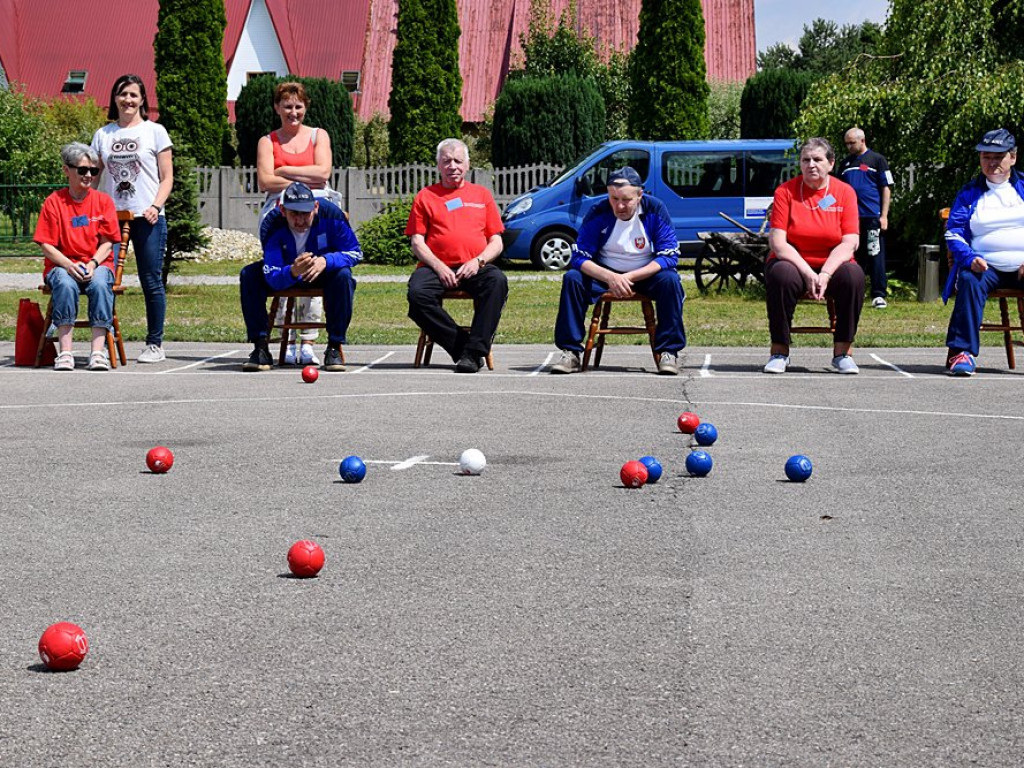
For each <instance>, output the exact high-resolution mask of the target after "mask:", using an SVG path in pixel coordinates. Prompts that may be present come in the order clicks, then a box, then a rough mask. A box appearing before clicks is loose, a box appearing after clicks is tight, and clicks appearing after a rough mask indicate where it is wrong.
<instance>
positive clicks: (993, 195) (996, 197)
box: [971, 181, 1024, 272]
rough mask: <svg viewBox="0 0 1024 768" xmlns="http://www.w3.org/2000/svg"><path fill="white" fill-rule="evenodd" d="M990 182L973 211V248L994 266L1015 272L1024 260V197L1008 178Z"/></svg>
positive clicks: (993, 267) (1001, 269)
mask: <svg viewBox="0 0 1024 768" xmlns="http://www.w3.org/2000/svg"><path fill="white" fill-rule="evenodd" d="M985 183H986V184H988V192H986V193H985V194H983V195H982V196H981V198H979V200H978V206H977V208H975V209H974V213H973V214H972V215H971V248H973V249H974V250H975V251H977V252H978V253H979V254H981V256H982V258H983V259H985V261H986V262H988V265H989V266H990V267H992V269H998V270H999V271H1000V272H1013V271H1015V270H1017V269H1019V268H1020V266H1021V265H1022V264H1024V200H1021V199H1020V195H1018V194H1017V191H1016V190H1015V189H1014V188H1013V185H1012V184H1011V183H1010V182H1008V181H1006V182H1003V183H1002V184H992V183H991V182H988V181H986V182H985Z"/></svg>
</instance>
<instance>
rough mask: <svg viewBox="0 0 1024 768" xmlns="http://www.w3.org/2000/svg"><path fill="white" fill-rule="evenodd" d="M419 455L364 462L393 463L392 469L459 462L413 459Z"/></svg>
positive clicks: (450, 464) (455, 463) (365, 462)
mask: <svg viewBox="0 0 1024 768" xmlns="http://www.w3.org/2000/svg"><path fill="white" fill-rule="evenodd" d="M418 458H419V456H413V457H412V459H406V460H405V461H388V460H387V459H364V460H363V463H364V464H394V465H395V466H393V467H391V468H392V469H408V468H409V467H412V466H427V467H457V466H459V462H457V461H415V462H414V461H413V459H418ZM332 463H333V462H332Z"/></svg>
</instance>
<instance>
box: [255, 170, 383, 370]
mask: <svg viewBox="0 0 1024 768" xmlns="http://www.w3.org/2000/svg"><path fill="white" fill-rule="evenodd" d="M281 211H282V213H281V214H279V215H277V216H275V215H273V214H271V215H270V216H268V217H267V218H266V220H265V221H264V222H263V224H262V226H261V227H260V242H261V243H262V244H263V261H258V262H255V263H253V264H249V265H248V266H246V267H244V268H243V269H242V272H241V274H240V275H239V282H240V288H241V295H242V317H243V318H244V319H245V331H246V334H247V335H248V337H249V341H251V342H252V343H253V345H254V347H253V351H252V354H250V355H249V359H248V360H247V361H246V362H245V363H244V364H243V365H242V370H243V371H269V370H270V369H271V368H272V367H273V365H274V358H273V356H272V355H271V354H270V349H269V347H268V345H267V296H268V294H269V292H270V291H283V290H286V289H288V288H293V287H296V286H312V287H316V288H321V289H323V292H324V314H325V315H326V316H327V317H326V323H327V351H326V353H325V354H324V362H323V365H322V366H321V367H322V368H323V369H324V370H325V371H344V370H345V364H344V362H342V356H341V345H342V344H344V343H345V334H346V333H347V332H348V326H349V323H350V322H351V321H352V302H353V299H354V297H355V290H356V281H355V279H354V278H353V277H352V267H354V266H355V265H356V264H358V263H359V262H360V260H362V258H363V252H362V249H361V248H360V247H359V241H358V240H356V236H355V233H354V232H353V231H352V227H350V226H349V224H348V220H347V219H346V218H345V213H344V211H342V210H341V209H340V208H339V207H338V206H336V205H334V204H333V203H331V202H329V201H327V200H317V199H316V198H315V197H314V196H313V191H312V190H311V189H310V188H309V187H308V186H306V185H305V184H303V183H302V182H298V181H296V182H294V183H292V184H290V185H289V186H288V188H287V189H285V190H284V192H283V193H281Z"/></svg>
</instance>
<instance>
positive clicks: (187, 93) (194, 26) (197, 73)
mask: <svg viewBox="0 0 1024 768" xmlns="http://www.w3.org/2000/svg"><path fill="white" fill-rule="evenodd" d="M226 24H227V17H226V16H225V13H224V2H223V0H160V11H159V13H158V15H157V32H156V39H155V40H154V41H153V49H154V52H155V55H156V56H155V60H156V93H157V101H158V102H159V107H160V122H161V123H162V124H163V126H164V127H165V128H166V129H167V131H168V133H170V134H171V138H172V140H173V141H174V143H175V144H179V143H180V144H183V145H187V146H188V148H189V151H190V152H191V154H192V156H193V157H194V158H195V160H196V162H197V163H199V165H205V166H217V165H220V164H221V163H222V162H224V161H226V158H225V155H226V154H227V153H228V152H229V151H230V150H229V148H230V139H231V134H230V131H229V129H228V112H227V106H226V102H227V97H228V93H227V70H226V69H225V66H224V56H223V54H222V53H221V46H222V44H223V42H224V27H225V26H226Z"/></svg>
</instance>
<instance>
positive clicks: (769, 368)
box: [764, 355, 789, 373]
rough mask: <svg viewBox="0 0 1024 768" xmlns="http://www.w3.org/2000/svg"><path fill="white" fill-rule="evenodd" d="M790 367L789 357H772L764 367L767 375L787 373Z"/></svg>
mask: <svg viewBox="0 0 1024 768" xmlns="http://www.w3.org/2000/svg"><path fill="white" fill-rule="evenodd" d="M788 367H789V355H772V356H771V357H770V358H768V362H767V363H766V364H765V366H764V372H765V373H785V372H786V369H787V368H788Z"/></svg>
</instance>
